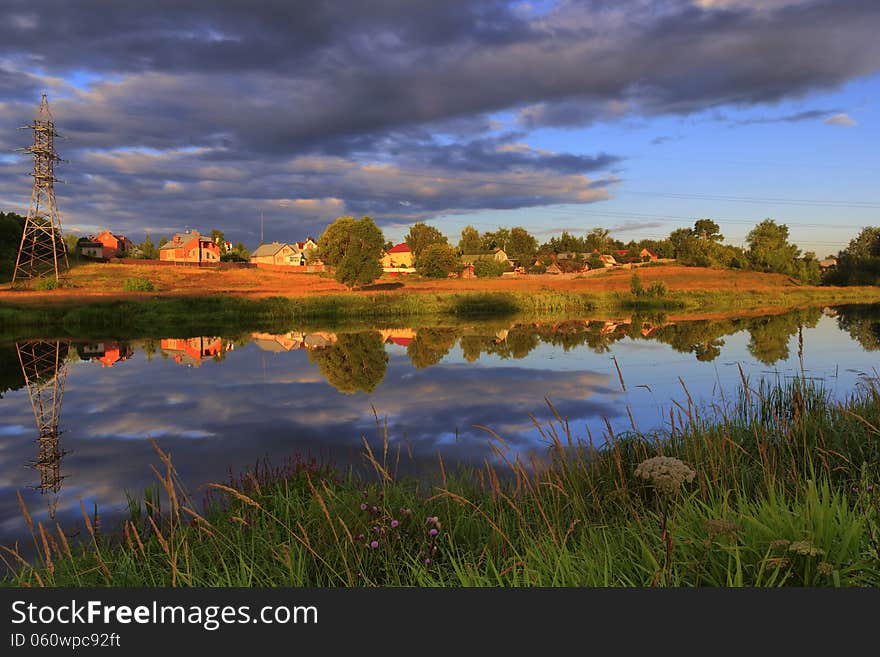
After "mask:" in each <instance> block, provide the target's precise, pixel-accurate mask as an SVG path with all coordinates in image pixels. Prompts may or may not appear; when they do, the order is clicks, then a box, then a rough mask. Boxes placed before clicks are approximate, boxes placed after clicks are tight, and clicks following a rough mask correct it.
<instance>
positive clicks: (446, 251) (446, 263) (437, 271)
mask: <svg viewBox="0 0 880 657" xmlns="http://www.w3.org/2000/svg"><path fill="white" fill-rule="evenodd" d="M410 248H412V247H410ZM459 264H460V263H459V260H458V257H457V256H456V255H455V251H453V250H452V247H451V246H449V245H448V244H440V243H436V244H429V245H428V246H427V247H425V249H424V250H423V251H422V254H421V256H419V259H418V260H416V271H417V272H418V273H419V275H420V276H425V277H427V278H446V277H447V276H448V275H449V272H452V271H455V270H456V269H458V267H459Z"/></svg>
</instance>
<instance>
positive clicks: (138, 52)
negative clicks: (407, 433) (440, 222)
mask: <svg viewBox="0 0 880 657" xmlns="http://www.w3.org/2000/svg"><path fill="white" fill-rule="evenodd" d="M117 5H118V6H117ZM117 5H114V7H113V11H108V10H107V4H106V3H105V2H102V1H100V0H47V1H46V2H42V3H40V10H39V12H37V11H35V10H34V9H33V4H32V3H31V2H29V1H27V0H7V1H6V2H4V3H3V7H2V9H0V125H3V126H17V125H20V124H21V123H23V122H26V121H27V120H29V118H30V117H31V116H32V114H33V107H34V105H35V104H36V101H37V92H38V90H39V89H47V90H48V91H49V93H50V95H51V99H52V103H53V108H54V110H55V114H56V117H57V118H58V122H59V127H60V128H61V129H62V130H63V131H64V132H65V134H67V135H68V136H69V137H70V141H68V142H65V143H64V144H61V148H62V149H63V152H64V155H65V157H67V159H69V160H70V165H69V167H68V168H67V170H66V171H65V172H64V174H63V175H65V176H67V177H68V178H69V179H70V182H71V183H72V184H71V185H70V187H68V188H65V189H63V190H61V191H60V192H59V196H60V198H61V200H62V203H63V205H62V209H63V210H64V211H65V212H66V216H67V217H68V218H69V221H70V223H71V225H77V226H81V227H83V228H87V227H90V226H110V225H112V226H113V227H114V228H115V229H117V230H127V231H137V232H139V231H141V230H143V228H145V227H154V228H156V229H159V230H166V229H167V230H170V229H179V228H180V227H181V223H186V222H189V221H190V220H191V218H192V217H194V216H195V217H199V221H200V222H201V223H202V227H203V228H204V229H208V228H210V227H211V226H213V225H216V226H217V227H220V228H224V229H226V230H227V233H229V234H230V235H231V236H232V237H234V238H235V239H251V240H252V239H253V237H254V235H255V233H254V231H253V229H252V228H250V227H249V225H250V221H251V219H252V218H253V217H254V216H256V215H257V213H258V210H259V208H260V207H263V209H264V210H265V211H266V212H267V214H266V216H267V221H269V222H271V223H272V224H273V225H276V226H279V227H280V226H289V227H290V228H291V229H295V233H294V232H291V233H286V234H284V235H279V237H280V238H282V239H293V238H296V237H298V236H300V234H301V233H303V232H306V231H312V232H314V231H315V230H316V227H318V226H319V225H321V224H323V223H326V222H327V221H328V220H329V219H332V218H333V217H332V214H333V213H335V212H336V210H337V208H339V209H342V208H344V209H345V211H347V212H352V213H361V212H369V213H371V214H373V215H375V216H376V218H377V219H378V220H379V221H380V222H381V223H384V224H388V223H390V222H400V221H407V220H411V219H415V218H428V217H431V216H436V215H438V214H442V213H456V212H466V211H471V210H480V209H488V208H520V207H532V206H538V205H544V204H551V203H586V202H592V201H597V200H602V199H604V198H607V197H608V195H609V189H608V188H607V187H605V188H600V187H597V186H596V184H595V181H594V180H592V179H591V178H587V177H586V176H587V174H590V175H595V174H596V173H597V172H599V173H602V174H604V175H605V176H607V174H609V173H612V172H614V170H615V169H616V168H618V167H620V166H621V165H622V159H621V156H620V155H619V154H614V153H608V152H605V151H606V150H613V149H612V148H603V147H602V146H594V145H590V146H588V147H586V148H587V150H586V151H584V150H583V148H579V147H578V146H577V145H576V144H572V145H571V147H570V148H569V150H570V152H552V153H550V152H546V151H542V150H539V149H536V148H534V147H533V146H532V145H531V144H530V141H531V139H532V137H531V133H532V131H535V130H538V129H541V128H547V127H549V128H557V129H558V128H576V127H581V126H586V125H590V124H592V123H595V122H597V121H616V120H621V119H622V118H625V117H644V116H656V115H670V114H672V115H680V114H687V113H691V112H697V111H702V110H705V109H707V108H713V107H720V106H735V107H740V108H742V107H749V106H753V105H760V104H766V103H775V102H778V101H781V100H785V99H792V98H800V97H803V96H805V95H807V94H809V93H811V92H816V91H823V90H825V91H827V90H831V89H835V88H838V87H840V86H841V85H842V84H844V83H846V82H848V81H850V80H853V79H856V78H859V77H862V76H866V75H870V74H873V73H876V72H877V71H878V70H880V41H878V40H877V39H876V38H875V36H876V33H877V31H878V28H880V11H878V8H877V3H876V1H875V0H800V1H798V0H787V1H783V0H778V1H770V0H765V1H759V0H751V1H750V0H655V1H653V2H651V1H648V0H618V1H617V2H609V1H608V0H585V1H583V2H569V1H562V0H561V1H559V2H556V3H550V4H549V5H547V6H546V7H544V8H543V9H542V10H540V11H536V10H534V9H529V8H528V7H524V6H523V5H522V4H517V3H509V2H503V1H501V0H458V1H456V2H451V3H437V2H435V1H434V0H386V1H383V2H380V3H364V2H360V1H358V0H337V1H333V2H315V1H313V0H308V1H306V0H298V1H294V0H271V1H270V0H266V1H263V2H257V3H254V2H246V1H244V0H226V1H225V2H218V3H211V4H210V5H206V4H205V3H204V2H197V1H195V0H177V1H175V2H157V3H152V4H146V5H145V4H143V3H117ZM841 35H845V38H844V37H842V36H841ZM499 116H504V117H505V118H504V119H503V120H502V119H499V118H498V117H499ZM818 118H821V117H818ZM769 120H773V119H769ZM792 120H806V117H804V118H803V119H792ZM505 122H507V124H505ZM510 130H517V131H518V132H517V133H511V132H509V131H510ZM21 137H22V134H20V133H19V134H16V133H15V132H13V131H11V130H8V129H3V130H0V149H4V150H5V149H11V148H15V147H20V146H21V145H22V143H21V142H20V141H17V140H19V139H20V138H21ZM304 159H307V160H309V162H310V163H311V164H310V167H311V168H310V169H308V170H307V171H302V170H300V169H298V168H297V167H298V165H297V163H300V164H301V163H302V161H303V160H304ZM20 169H21V167H18V168H16V167H13V166H11V165H10V163H8V162H7V161H6V160H0V176H2V178H0V202H3V203H4V205H6V206H7V207H10V206H9V204H10V203H14V202H15V201H14V199H23V200H20V201H19V202H18V203H19V205H18V206H17V207H16V206H13V207H11V208H10V209H19V210H21V209H22V207H21V204H23V203H25V202H26V196H27V184H26V178H23V177H22V176H20V175H19V174H18V172H19V170H20ZM317 169H321V170H325V171H326V172H327V173H325V174H324V176H323V178H319V176H318V173H317ZM206 172H207V175H206ZM380 178H381V179H382V180H381V181H380ZM477 178H479V179H480V180H481V181H482V182H474V180H472V179H477ZM321 180H323V181H324V182H325V183H327V184H324V185H320V184H318V183H319V181H321ZM296 201H304V202H303V203H297V202H296ZM281 202H285V203H286V205H280V203H281ZM403 210H405V211H403ZM325 213H330V214H329V215H328V214H325ZM184 217H186V218H187V219H186V221H184V220H183V218H184ZM205 224H207V225H205Z"/></svg>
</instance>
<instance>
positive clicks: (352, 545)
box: [5, 378, 880, 587]
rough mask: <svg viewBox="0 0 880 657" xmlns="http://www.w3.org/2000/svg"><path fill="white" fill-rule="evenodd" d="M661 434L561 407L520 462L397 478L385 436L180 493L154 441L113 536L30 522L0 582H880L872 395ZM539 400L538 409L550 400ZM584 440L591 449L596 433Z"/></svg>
mask: <svg viewBox="0 0 880 657" xmlns="http://www.w3.org/2000/svg"><path fill="white" fill-rule="evenodd" d="M684 395H685V401H683V402H681V403H679V404H677V406H676V410H675V411H674V412H673V413H671V414H670V420H669V425H668V427H667V428H666V429H664V430H662V431H657V432H653V433H640V432H637V431H635V430H633V431H631V432H628V433H626V434H614V433H613V432H612V431H611V428H610V425H609V426H608V428H607V429H606V431H605V433H604V434H603V435H601V436H595V437H594V436H591V435H590V434H589V433H588V435H587V436H586V437H578V436H576V435H575V431H574V430H573V429H572V428H571V427H570V425H569V424H568V423H567V422H566V421H565V420H564V419H563V418H562V417H560V416H559V415H558V414H557V415H556V416H555V420H553V421H552V422H550V423H548V424H538V423H537V422H536V423H535V425H536V427H537V429H538V430H539V431H540V433H541V435H542V437H543V438H544V440H545V441H546V443H547V444H548V445H549V449H548V451H547V453H546V454H544V455H542V456H540V457H538V456H532V457H530V458H528V459H526V460H524V459H523V457H521V456H519V455H517V454H515V453H514V452H513V451H512V450H511V449H510V448H509V447H508V446H507V444H506V443H505V441H504V439H503V437H502V436H499V435H497V434H496V433H494V432H492V431H490V430H487V436H488V439H489V440H490V443H491V445H492V448H493V451H494V453H495V456H496V457H497V459H496V462H495V463H494V464H493V463H488V462H487V463H486V464H485V466H484V467H482V468H479V469H473V470H456V471H450V470H449V469H448V468H447V467H446V464H444V463H443V462H442V461H440V462H439V463H438V475H437V477H436V479H435V480H433V481H431V482H425V481H421V482H419V481H416V480H413V479H409V478H406V477H403V476H399V475H398V465H399V463H400V459H401V452H400V448H399V446H398V445H397V444H395V443H393V442H391V440H390V438H389V436H388V433H387V425H386V426H385V427H382V426H381V424H380V423H378V422H377V425H378V426H379V429H380V437H381V442H380V443H379V444H376V445H371V444H369V443H367V442H365V444H364V454H363V456H364V461H365V463H366V464H367V465H368V466H369V469H370V472H371V473H372V474H371V475H369V476H356V475H355V474H354V473H353V471H351V470H349V471H346V472H339V471H337V470H335V469H333V468H331V467H327V466H321V465H319V464H316V463H314V462H303V461H300V460H293V461H291V462H289V463H287V464H282V466H280V467H277V468H274V469H272V468H265V467H262V468H260V467H258V468H254V469H253V470H250V471H249V472H247V473H245V474H244V475H243V476H242V477H240V478H237V479H234V480H230V481H228V482H226V483H222V484H221V483H218V484H212V485H211V487H210V494H208V495H207V496H205V498H204V500H203V501H202V504H201V505H200V504H197V503H196V501H195V500H194V499H193V498H191V497H189V496H188V495H187V494H186V491H185V490H184V488H183V486H182V485H181V483H180V481H179V479H178V477H177V473H176V471H175V469H174V466H173V464H172V462H171V459H170V458H169V457H168V455H166V454H165V453H163V452H162V451H161V450H160V449H159V448H158V446H156V452H157V455H158V458H159V467H157V468H154V472H155V473H156V477H157V483H158V485H159V489H158V491H152V492H150V494H149V495H148V496H146V498H145V499H144V500H143V503H142V504H143V505H142V504H141V502H137V501H133V502H132V512H131V514H130V518H129V519H128V520H126V521H125V524H124V526H123V527H122V530H121V532H120V533H118V534H111V535H108V534H107V533H106V532H104V533H101V532H96V531H95V525H96V523H95V520H96V516H95V515H90V514H89V513H87V512H86V510H85V509H83V517H84V524H85V527H86V532H87V537H88V540H87V541H86V542H84V543H82V544H79V545H76V546H72V545H70V544H69V542H68V540H67V538H66V535H65V534H64V533H63V532H62V531H61V529H60V528H59V527H53V528H48V527H44V526H43V525H41V524H39V523H34V522H33V521H32V519H31V518H30V516H29V515H28V513H27V510H26V509H25V508H24V505H23V503H22V513H23V517H24V521H25V522H26V523H27V524H28V526H29V528H30V530H31V534H32V537H33V540H34V544H35V546H36V548H37V552H38V554H39V556H38V557H37V558H36V559H35V561H33V562H27V561H25V560H24V559H23V558H21V557H20V556H19V554H18V552H17V551H16V550H15V549H12V548H8V549H7V550H6V552H5V560H6V562H7V565H8V567H9V568H10V575H9V576H8V577H7V580H6V583H7V584H13V585H20V586H21V585H43V586H83V585H112V586H320V587H327V586H330V587H333V586H379V585H381V586H411V585H415V586H650V585H658V586H687V587H691V586H880V520H878V516H880V485H878V484H880V447H878V442H880V429H878V427H880V393H878V390H877V389H876V388H874V387H868V388H864V389H861V390H860V391H858V392H857V393H854V395H853V396H852V397H851V398H850V399H848V400H847V401H846V402H845V403H836V402H834V401H833V400H832V399H831V397H830V396H829V394H828V393H827V392H826V391H824V390H823V389H822V388H821V387H818V386H815V385H814V384H811V383H810V382H808V381H805V380H796V381H792V382H789V383H777V384H772V385H771V384H766V383H759V384H758V385H752V384H751V383H750V382H749V381H748V380H746V379H745V378H744V379H743V384H742V390H741V392H740V394H739V395H738V396H737V397H735V398H734V399H730V400H728V402H724V401H723V400H722V402H721V403H719V404H718V405H717V407H716V408H715V409H714V411H713V412H712V413H711V414H709V413H705V412H704V410H705V409H699V408H697V407H696V406H695V405H694V403H693V402H692V401H691V399H690V396H689V394H688V393H687V390H686V388H684ZM551 408H552V407H551ZM594 438H595V440H594ZM660 455H663V456H667V457H675V458H677V459H680V460H682V461H684V462H686V463H687V464H688V465H689V466H690V467H691V468H692V469H693V470H694V471H695V472H696V475H695V477H694V478H693V481H692V482H691V483H690V484H687V485H685V486H684V489H683V490H681V492H679V493H678V494H676V495H675V496H674V497H666V498H664V497H662V496H661V493H660V491H659V489H655V488H653V487H652V485H651V484H650V482H646V481H645V480H643V479H641V478H639V477H637V476H636V474H635V470H636V466H637V465H638V464H639V463H641V462H643V461H645V460H647V459H649V458H652V457H655V456H660Z"/></svg>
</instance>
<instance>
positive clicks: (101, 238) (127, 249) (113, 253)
mask: <svg viewBox="0 0 880 657" xmlns="http://www.w3.org/2000/svg"><path fill="white" fill-rule="evenodd" d="M91 241H92V242H93V243H96V244H100V245H101V247H102V251H103V253H102V257H104V258H124V257H125V256H127V255H128V254H129V253H131V251H132V249H134V243H133V242H132V241H131V240H130V239H128V238H127V237H125V236H124V235H114V234H113V233H112V232H110V231H109V230H105V231H104V232H102V233H98V234H97V235H95V236H94V237H93V238H92V239H91Z"/></svg>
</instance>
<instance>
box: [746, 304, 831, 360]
mask: <svg viewBox="0 0 880 657" xmlns="http://www.w3.org/2000/svg"><path fill="white" fill-rule="evenodd" d="M821 315H822V310H821V309H820V308H804V309H801V310H795V311H792V312H790V313H785V314H783V315H772V316H770V317H760V318H757V319H753V320H749V323H748V330H749V334H750V335H751V339H750V340H749V346H748V349H749V353H750V354H751V355H752V356H754V357H755V358H756V359H757V360H759V361H761V362H762V363H764V364H765V365H773V364H774V363H775V362H777V361H780V360H786V359H787V358H788V343H789V341H790V340H791V337H792V336H793V335H795V334H796V333H797V332H798V328H800V327H801V326H808V327H813V326H815V325H816V322H818V321H819V317H821Z"/></svg>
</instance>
